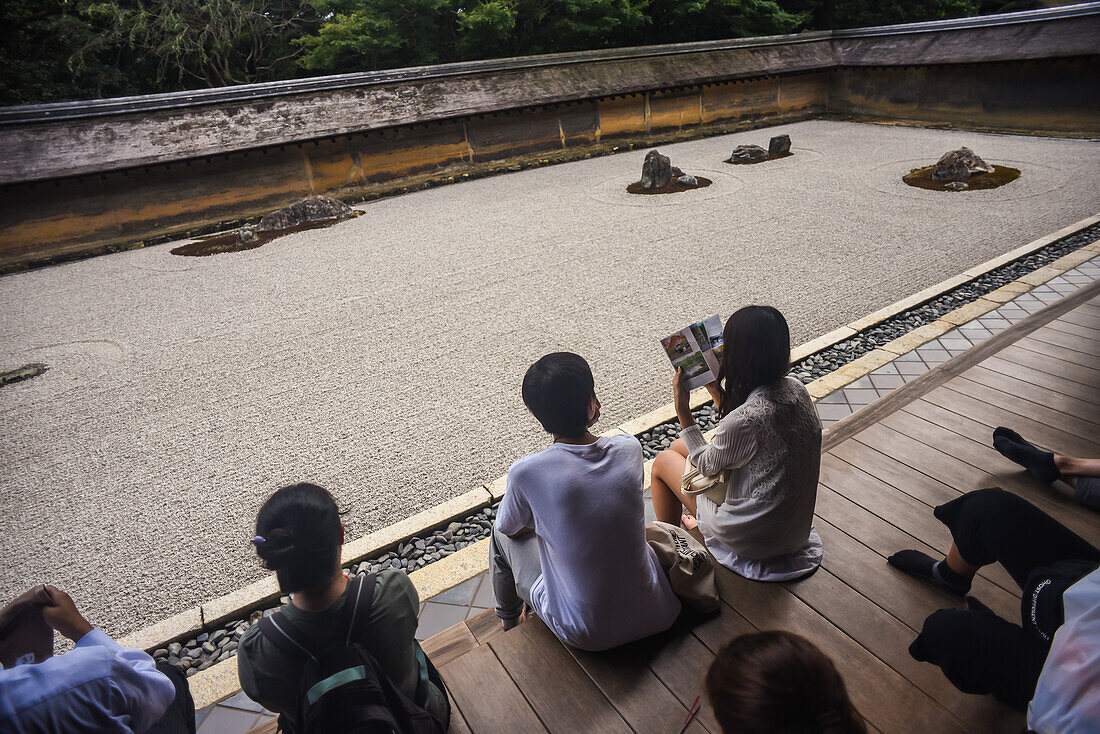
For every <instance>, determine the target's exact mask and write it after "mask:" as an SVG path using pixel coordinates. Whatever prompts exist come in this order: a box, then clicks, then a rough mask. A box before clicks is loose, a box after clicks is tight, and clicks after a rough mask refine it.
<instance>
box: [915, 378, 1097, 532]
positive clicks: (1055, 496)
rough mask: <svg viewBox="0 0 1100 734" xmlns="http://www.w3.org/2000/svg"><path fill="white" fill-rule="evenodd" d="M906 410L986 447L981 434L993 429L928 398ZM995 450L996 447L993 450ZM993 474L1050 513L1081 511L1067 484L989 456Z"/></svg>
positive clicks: (997, 457) (995, 477)
mask: <svg viewBox="0 0 1100 734" xmlns="http://www.w3.org/2000/svg"><path fill="white" fill-rule="evenodd" d="M904 411H905V412H906V413H911V414H912V415H915V416H917V417H919V418H923V419H924V420H926V421H929V422H931V423H935V424H936V425H938V426H940V427H941V428H946V429H947V430H949V431H952V432H954V433H956V434H958V435H959V436H961V437H964V438H967V439H969V440H972V441H975V442H977V443H978V444H979V445H981V446H982V447H983V448H985V447H986V446H988V444H986V443H984V442H983V441H982V439H981V438H980V437H982V436H989V435H990V433H991V432H992V431H991V429H990V427H989V426H986V425H985V424H981V423H978V422H977V421H974V420H972V419H970V418H968V417H966V416H964V415H959V414H958V413H952V412H951V411H949V410H947V409H946V408H942V407H940V406H938V405H935V404H933V403H929V402H927V401H925V400H917V401H914V402H912V403H910V404H909V405H907V406H905V408H904ZM994 451H995V449H994ZM989 461H990V462H991V463H990V464H988V465H987V466H989V467H990V474H991V475H992V477H993V479H994V480H995V481H997V482H998V484H997V485H995V486H1005V487H1006V488H1016V489H1017V490H1018V491H1019V493H1020V494H1023V495H1026V496H1027V498H1028V501H1029V502H1031V503H1032V504H1033V505H1035V506H1036V507H1038V508H1039V509H1040V510H1042V511H1043V512H1045V513H1047V514H1048V515H1051V516H1054V517H1057V516H1059V515H1063V514H1065V515H1067V517H1068V516H1070V515H1075V514H1078V509H1079V508H1078V506H1077V504H1076V502H1075V501H1074V500H1073V492H1072V490H1071V489H1070V487H1069V486H1067V485H1065V484H1055V485H1046V484H1042V483H1041V482H1038V481H1036V480H1035V479H1033V478H1032V477H1031V476H1030V475H1029V474H1027V472H1026V471H1024V469H1023V467H1021V466H1019V465H1018V464H1015V463H1013V462H1011V461H1009V460H1008V459H1006V458H1004V457H1003V456H1001V455H1000V454H999V453H998V454H997V455H996V456H990V457H989Z"/></svg>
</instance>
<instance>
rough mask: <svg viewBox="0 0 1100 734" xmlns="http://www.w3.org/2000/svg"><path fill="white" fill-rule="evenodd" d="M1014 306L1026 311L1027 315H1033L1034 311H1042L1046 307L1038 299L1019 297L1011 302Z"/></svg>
mask: <svg viewBox="0 0 1100 734" xmlns="http://www.w3.org/2000/svg"><path fill="white" fill-rule="evenodd" d="M1013 303H1014V304H1016V305H1017V306H1019V307H1020V308H1022V309H1023V310H1025V311H1027V312H1028V313H1035V312H1036V311H1042V310H1043V309H1044V308H1046V307H1047V305H1046V304H1045V303H1043V302H1042V301H1040V300H1039V299H1038V298H1032V297H1025V296H1021V297H1019V298H1017V299H1016V300H1015V301H1013Z"/></svg>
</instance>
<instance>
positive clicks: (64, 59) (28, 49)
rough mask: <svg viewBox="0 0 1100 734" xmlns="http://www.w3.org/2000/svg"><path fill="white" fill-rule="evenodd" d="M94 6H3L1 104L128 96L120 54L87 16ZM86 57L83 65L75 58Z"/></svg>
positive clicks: (52, 2) (43, 2)
mask: <svg viewBox="0 0 1100 734" xmlns="http://www.w3.org/2000/svg"><path fill="white" fill-rule="evenodd" d="M88 5H89V3H88V2H78V1H76V0H3V1H2V2H0V24H2V27H3V28H4V32H3V34H2V36H0V38H2V39H3V40H2V41H0V68H3V70H4V73H3V74H0V105H13V104H29V103H35V102H56V101H60V100H68V99H77V98H81V97H103V96H110V95H117V94H126V93H129V92H131V91H133V90H134V87H133V85H132V84H131V83H130V81H129V80H128V79H127V78H126V76H125V75H124V74H123V73H122V72H121V71H120V70H119V68H118V65H117V64H116V63H114V62H115V60H116V59H117V49H116V48H113V47H111V45H110V44H109V43H108V42H107V41H106V40H105V39H104V38H103V37H102V36H101V35H100V34H99V33H98V32H97V30H96V28H95V27H93V26H92V25H91V24H90V23H89V22H88V20H87V18H86V17H85V16H84V14H83V11H84V10H85V9H86V8H87V6H88ZM76 54H80V55H81V56H82V58H83V62H82V63H77V62H76V61H74V59H73V57H74V55H76Z"/></svg>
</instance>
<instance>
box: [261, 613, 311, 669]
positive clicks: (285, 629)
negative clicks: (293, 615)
mask: <svg viewBox="0 0 1100 734" xmlns="http://www.w3.org/2000/svg"><path fill="white" fill-rule="evenodd" d="M259 624H260V634H262V635H263V636H264V637H266V638H267V639H268V640H270V641H271V644H272V645H274V646H275V647H277V648H279V650H280V651H281V652H282V653H283V654H284V655H286V656H287V657H288V658H290V659H291V660H293V661H295V662H303V661H304V660H305V658H307V657H308V658H310V659H312V660H316V659H317V658H316V657H315V656H314V655H313V653H311V652H310V651H309V649H308V648H306V647H305V646H304V645H302V643H301V642H299V641H298V640H297V639H295V637H298V638H300V637H301V632H299V631H298V628H297V627H295V626H294V623H293V622H291V621H290V620H289V619H287V618H286V615H285V614H283V613H282V612H275V613H274V614H271V615H269V616H266V617H263V618H261V619H260V623H259Z"/></svg>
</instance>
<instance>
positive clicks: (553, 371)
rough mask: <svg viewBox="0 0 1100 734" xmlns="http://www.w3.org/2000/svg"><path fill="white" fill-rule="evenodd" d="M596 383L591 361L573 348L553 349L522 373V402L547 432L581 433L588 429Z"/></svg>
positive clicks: (565, 434) (562, 433) (578, 434)
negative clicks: (565, 349) (567, 349)
mask: <svg viewBox="0 0 1100 734" xmlns="http://www.w3.org/2000/svg"><path fill="white" fill-rule="evenodd" d="M595 395H596V383H595V381H594V380H593V379H592V370H591V368H589V366H588V362H585V361H584V359H583V358H582V357H580V356H578V355H576V354H572V353H571V352H554V353H553V354H547V355H546V356H545V357H543V358H542V359H540V360H539V361H538V362H535V363H534V364H533V365H531V366H530V367H529V368H528V369H527V374H526V375H524V376H523V403H524V404H525V405H526V406H527V409H528V410H530V411H531V414H532V415H534V416H535V418H537V419H538V422H539V423H541V424H542V427H543V428H545V429H546V431H547V432H548V433H552V434H554V435H555V436H581V435H583V434H584V432H585V431H586V430H587V429H588V404H589V401H590V400H591V399H592V398H593V397H594V396H595Z"/></svg>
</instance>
